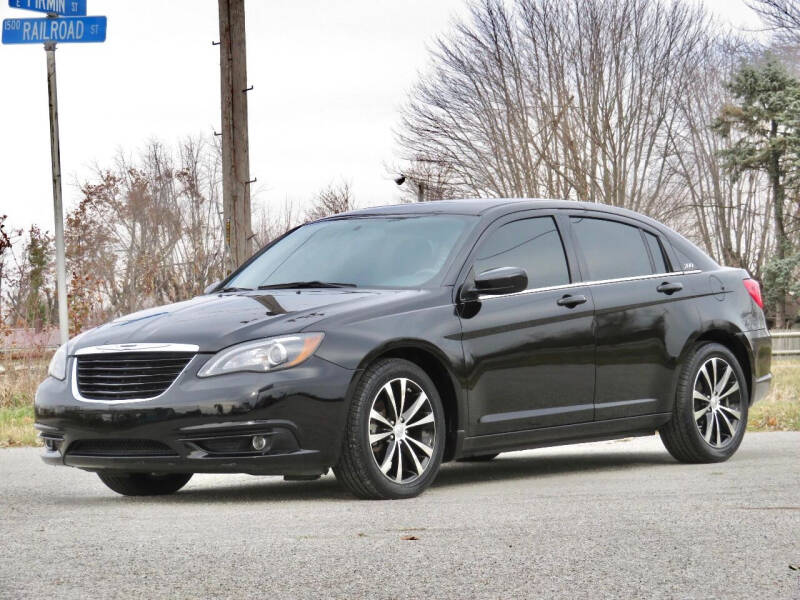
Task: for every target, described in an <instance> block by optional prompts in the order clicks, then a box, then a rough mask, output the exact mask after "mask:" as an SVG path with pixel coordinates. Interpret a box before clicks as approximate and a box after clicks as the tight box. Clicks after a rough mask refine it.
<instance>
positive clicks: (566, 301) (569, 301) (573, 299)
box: [556, 294, 586, 308]
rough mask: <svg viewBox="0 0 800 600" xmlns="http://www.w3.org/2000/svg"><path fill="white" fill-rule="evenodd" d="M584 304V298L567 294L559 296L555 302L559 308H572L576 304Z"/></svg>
mask: <svg viewBox="0 0 800 600" xmlns="http://www.w3.org/2000/svg"><path fill="white" fill-rule="evenodd" d="M584 302H586V296H583V295H579V296H572V295H570V294H567V295H566V296H561V298H559V299H558V300H556V304H558V305H559V306H566V307H567V308H574V307H576V306H578V304H583V303H584Z"/></svg>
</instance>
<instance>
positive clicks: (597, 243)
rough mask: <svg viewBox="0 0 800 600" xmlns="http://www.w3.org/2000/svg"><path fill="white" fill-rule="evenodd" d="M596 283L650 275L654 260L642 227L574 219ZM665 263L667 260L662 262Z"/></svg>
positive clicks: (578, 236)
mask: <svg viewBox="0 0 800 600" xmlns="http://www.w3.org/2000/svg"><path fill="white" fill-rule="evenodd" d="M570 222H571V223H572V228H573V230H574V231H575V234H576V236H577V238H578V244H579V245H580V247H581V249H582V250H583V256H584V259H585V261H586V266H587V267H588V269H589V274H588V277H589V279H592V280H594V281H600V280H604V279H619V278H621V277H636V276H637V275H650V274H652V272H653V270H652V267H651V266H650V257H649V255H648V253H647V248H645V245H644V240H642V234H641V233H640V231H641V230H640V229H639V228H638V227H633V226H631V225H625V224H623V223H618V222H617V221H607V220H605V219H592V218H586V217H570ZM662 260H663V259H662Z"/></svg>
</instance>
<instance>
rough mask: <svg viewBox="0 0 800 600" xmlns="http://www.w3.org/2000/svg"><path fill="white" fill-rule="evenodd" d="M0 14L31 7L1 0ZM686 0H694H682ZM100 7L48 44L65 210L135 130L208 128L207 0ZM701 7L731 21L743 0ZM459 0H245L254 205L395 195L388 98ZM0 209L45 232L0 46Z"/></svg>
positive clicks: (393, 104) (45, 213) (15, 58)
mask: <svg viewBox="0 0 800 600" xmlns="http://www.w3.org/2000/svg"><path fill="white" fill-rule="evenodd" d="M1 1H2V5H1V6H0V17H2V18H8V17H28V16H30V17H36V16H41V15H39V14H37V13H32V12H29V11H21V10H15V9H11V8H9V7H8V3H7V2H5V0H1ZM692 1H698V0H692ZM88 5H89V11H88V12H89V14H90V15H107V16H108V39H107V41H106V43H104V44H63V45H61V46H59V49H58V50H57V52H56V57H57V64H58V86H59V87H58V92H59V108H60V120H61V161H62V172H63V181H64V202H65V205H66V208H67V209H69V208H70V207H72V206H74V205H75V204H76V203H77V201H78V200H79V198H80V195H79V190H78V188H77V186H76V185H75V182H76V181H82V180H84V179H85V178H86V177H87V176H88V175H89V171H90V167H91V165H93V164H95V163H97V164H100V165H104V164H109V162H110V159H111V158H112V157H113V155H114V154H115V152H116V151H117V149H120V148H122V149H124V150H125V151H126V152H131V151H133V150H135V149H138V148H140V147H142V146H143V145H144V144H145V143H146V142H147V141H148V140H149V139H152V138H158V139H160V140H161V141H163V142H165V143H168V144H173V143H174V142H176V141H177V140H178V139H179V138H181V137H183V136H186V135H193V134H200V133H210V132H211V131H212V129H215V128H216V129H217V130H219V120H220V115H219V49H218V48H217V47H216V46H212V45H211V42H212V40H214V41H216V40H217V39H218V37H219V32H218V21H217V0H168V1H165V0H88ZM706 5H707V6H708V7H709V8H710V9H711V10H712V11H714V12H716V13H717V14H719V15H720V16H721V17H722V18H723V19H728V20H730V21H731V22H732V23H734V24H735V25H737V26H743V27H748V26H749V27H750V28H755V27H757V25H758V21H757V19H756V17H755V16H754V15H753V13H752V12H751V11H750V9H748V8H747V7H746V5H745V4H744V2H743V1H742V0H709V1H707V2H706ZM464 6H465V3H464V0H336V1H334V0H300V1H298V0H248V2H247V50H248V56H247V62H248V64H247V67H248V77H249V80H250V83H251V84H252V85H254V86H255V89H254V90H253V91H252V92H250V96H249V109H250V115H249V116H250V172H251V177H257V178H258V183H257V184H256V185H255V186H254V188H253V192H254V193H255V196H254V203H256V202H262V203H263V202H267V203H271V202H282V201H283V200H284V199H287V198H288V199H289V200H291V201H293V202H298V203H304V202H306V201H307V199H308V198H309V197H311V196H312V195H313V194H314V192H316V191H317V190H319V189H320V188H321V187H323V186H325V185H327V184H328V183H331V182H334V181H338V180H340V179H343V178H344V179H346V180H349V181H350V182H351V183H352V185H353V190H354V194H355V198H356V202H357V203H359V204H360V205H370V204H373V205H374V204H387V203H391V202H394V201H397V200H398V199H399V194H398V190H397V187H396V186H395V184H394V182H393V181H392V179H391V178H390V177H389V175H388V174H387V172H386V168H385V165H386V164H393V163H395V162H396V154H395V152H396V147H395V143H394V137H393V133H392V130H393V128H395V127H396V126H397V124H398V107H399V105H400V104H401V103H402V102H403V100H404V98H405V95H406V93H407V91H408V90H409V88H410V87H411V86H412V85H413V83H414V82H415V80H416V76H417V73H418V71H419V70H421V69H424V68H425V67H426V65H427V64H428V54H427V47H428V46H429V45H430V44H431V42H432V41H433V39H434V37H435V36H436V35H438V34H440V33H443V32H446V31H447V29H448V25H449V24H450V22H451V20H452V18H453V17H455V16H457V15H458V14H462V13H463V12H464ZM0 214H8V215H9V219H8V221H7V223H8V225H9V226H10V227H27V226H28V225H29V224H31V223H37V224H39V225H40V226H41V227H43V228H44V229H47V230H50V231H52V230H53V208H52V188H51V180H50V148H49V124H48V118H47V82H46V74H45V53H44V51H43V49H42V48H41V46H39V45H31V46H0Z"/></svg>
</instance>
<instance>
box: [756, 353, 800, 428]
mask: <svg viewBox="0 0 800 600" xmlns="http://www.w3.org/2000/svg"><path fill="white" fill-rule="evenodd" d="M772 375H773V379H772V389H771V390H770V394H769V396H767V397H766V398H764V399H763V400H762V401H761V402H758V403H756V404H754V405H753V407H752V408H751V409H750V417H749V418H748V420H747V430H748V431H800V359H799V358H773V359H772Z"/></svg>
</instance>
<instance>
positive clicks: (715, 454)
mask: <svg viewBox="0 0 800 600" xmlns="http://www.w3.org/2000/svg"><path fill="white" fill-rule="evenodd" d="M714 357H717V358H722V359H724V360H725V361H726V362H727V363H728V364H729V365H731V367H732V368H733V370H734V373H735V375H736V379H737V381H738V382H739V390H740V394H741V396H740V397H741V399H742V402H741V413H742V418H741V424H740V426H739V428H738V430H737V431H736V435H735V436H734V438H733V441H731V442H730V443H728V444H726V445H725V446H724V447H722V448H714V447H712V446H710V445H709V444H708V443H707V442H706V441H705V439H703V436H702V435H701V433H700V430H699V429H698V428H697V423H696V422H695V420H694V398H693V393H694V382H695V378H696V377H697V375H698V372H699V369H700V367H701V366H702V365H703V364H704V363H705V362H706V361H707V360H708V359H710V358H714ZM749 405H750V395H749V390H748V387H747V379H746V378H745V374H744V371H743V370H742V366H741V365H740V364H739V360H738V359H737V358H736V356H734V354H733V353H732V352H731V351H730V350H728V349H727V348H726V347H725V346H722V345H721V344H714V343H712V344H704V345H703V346H700V347H699V348H698V349H697V350H696V352H695V353H694V355H693V356H692V357H691V359H690V361H689V362H688V364H687V365H686V372H685V373H684V376H683V377H682V378H681V381H680V383H679V389H678V405H677V409H678V418H679V419H681V421H683V423H682V425H683V427H685V428H686V429H687V430H688V431H689V432H690V435H691V437H692V440H693V442H694V443H693V445H694V446H695V449H696V450H697V451H698V452H699V453H701V454H704V455H705V457H706V458H707V459H708V460H710V461H714V462H717V461H723V460H726V459H728V458H730V457H731V456H732V455H733V454H734V453H735V452H736V450H737V449H738V448H739V445H740V444H741V443H742V439H743V438H744V434H745V430H746V429H747V417H748V412H749V411H748V409H749Z"/></svg>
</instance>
